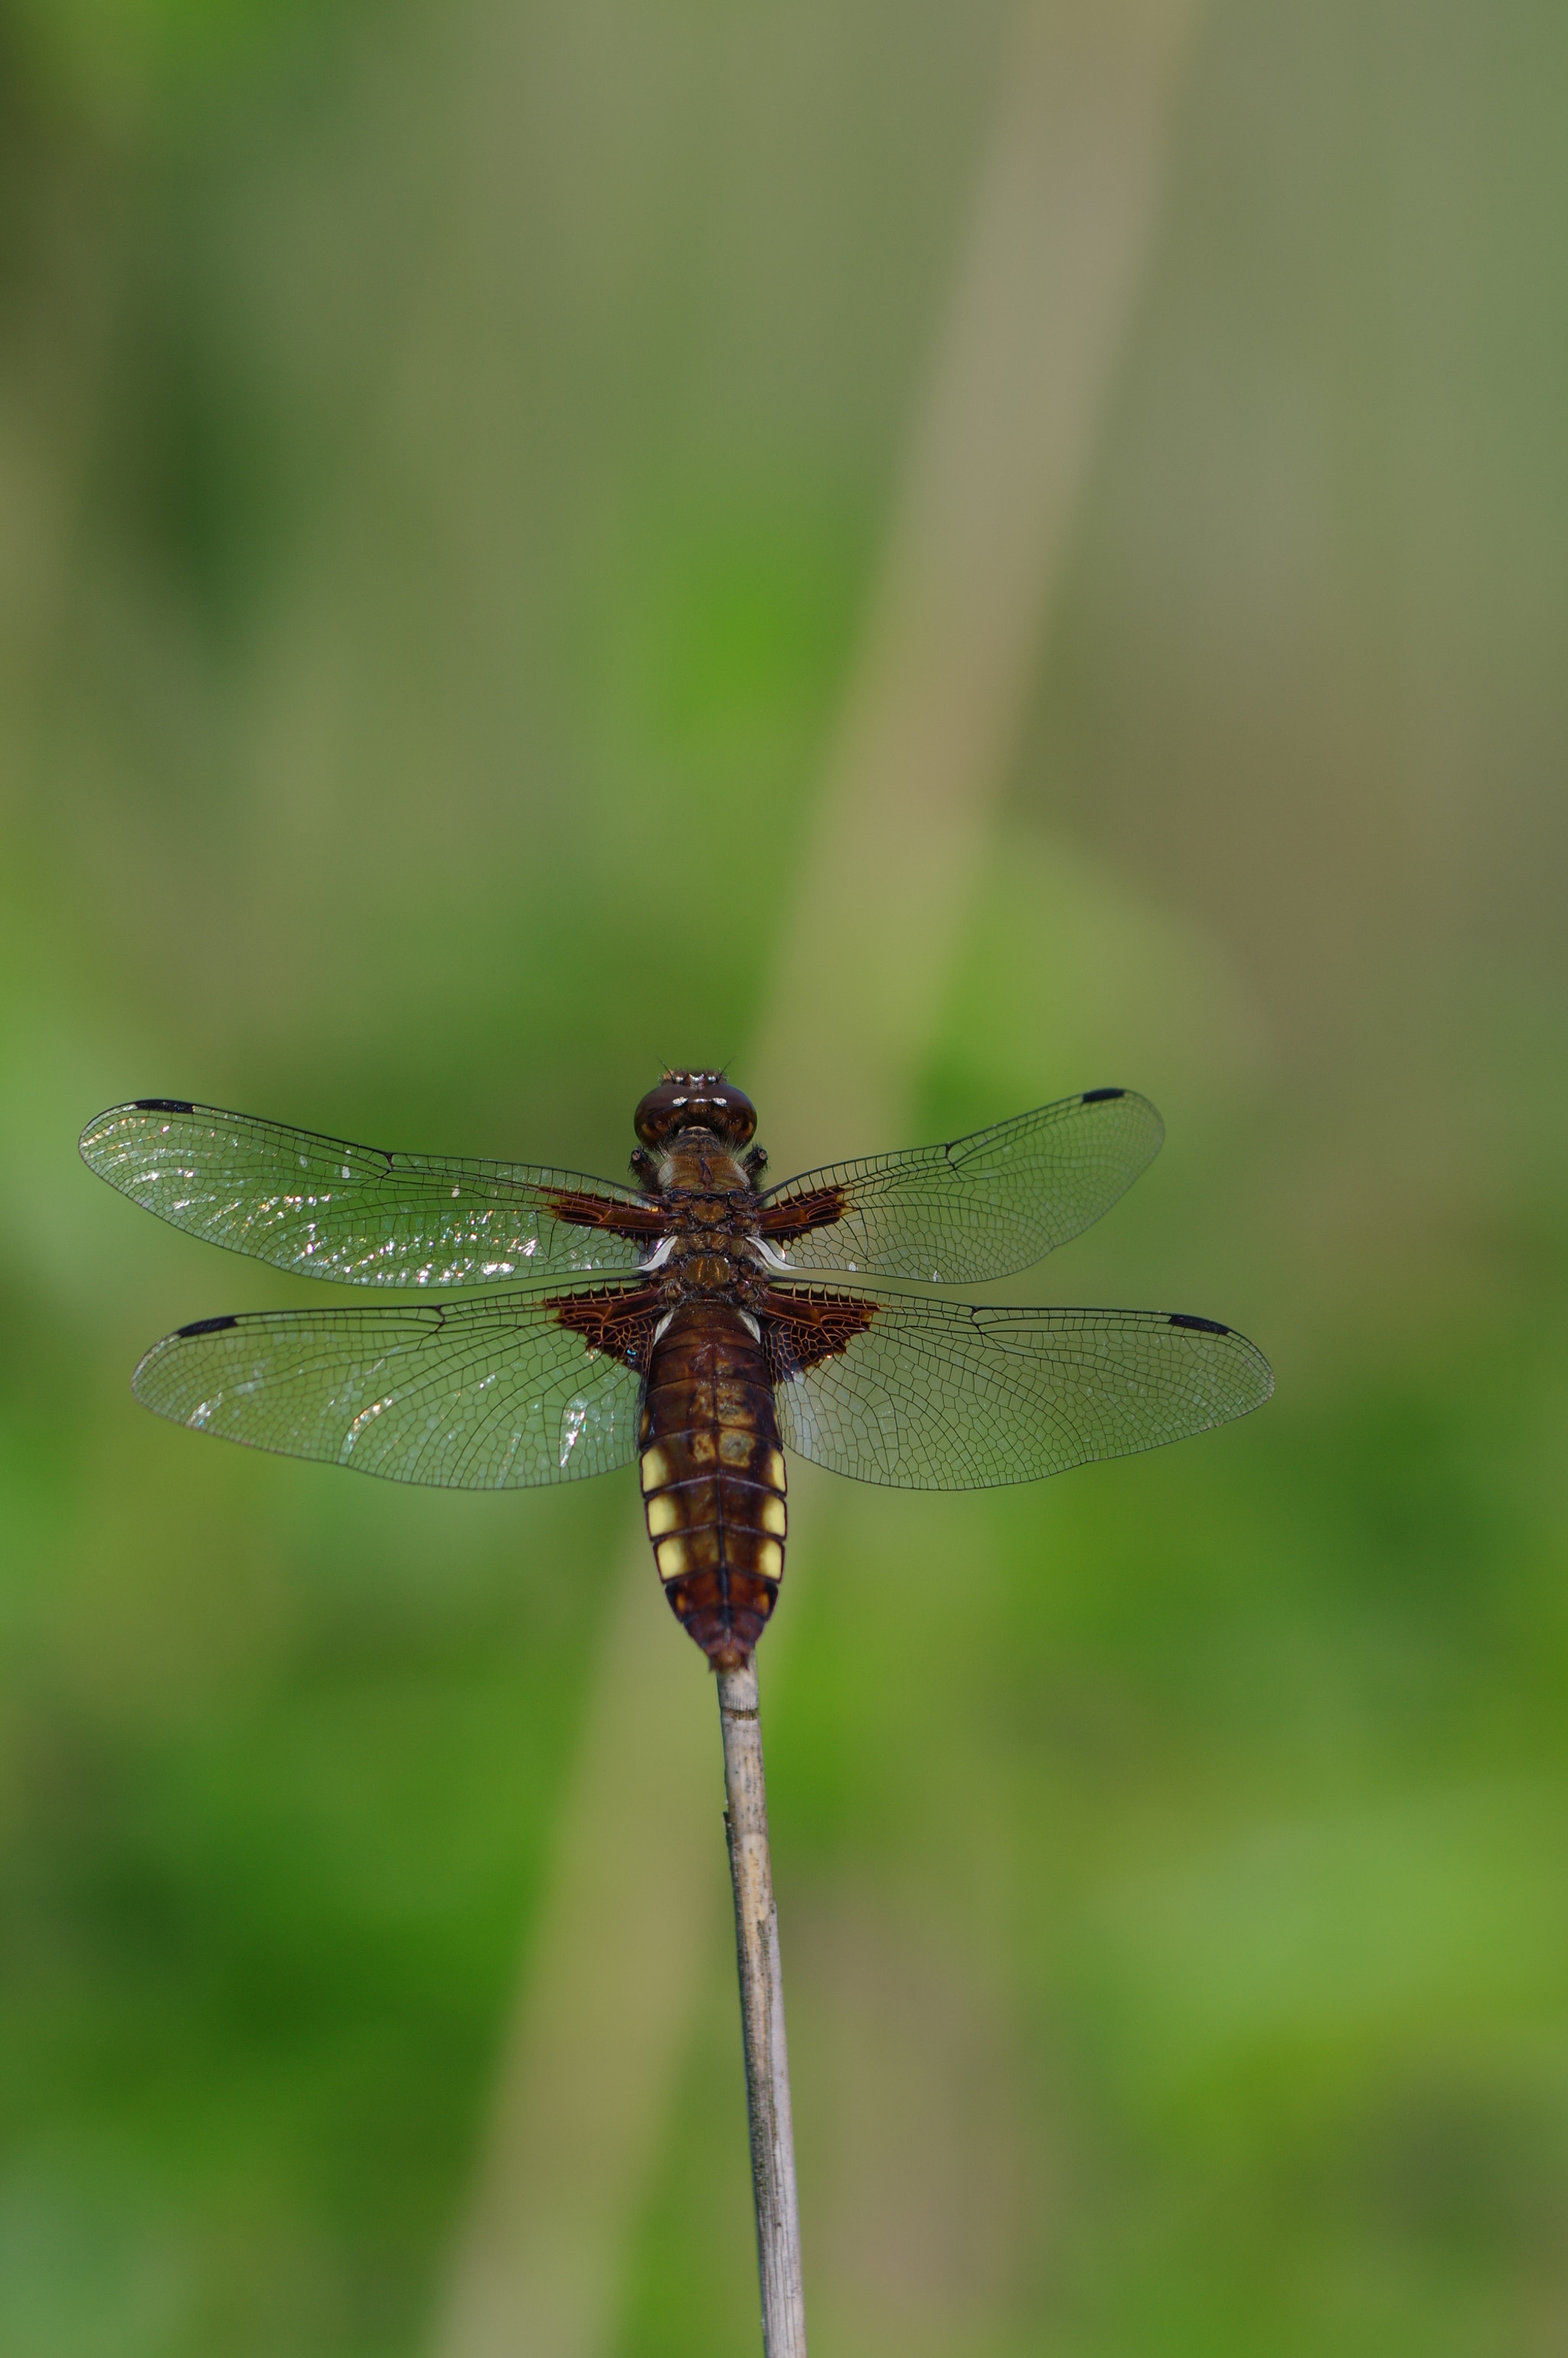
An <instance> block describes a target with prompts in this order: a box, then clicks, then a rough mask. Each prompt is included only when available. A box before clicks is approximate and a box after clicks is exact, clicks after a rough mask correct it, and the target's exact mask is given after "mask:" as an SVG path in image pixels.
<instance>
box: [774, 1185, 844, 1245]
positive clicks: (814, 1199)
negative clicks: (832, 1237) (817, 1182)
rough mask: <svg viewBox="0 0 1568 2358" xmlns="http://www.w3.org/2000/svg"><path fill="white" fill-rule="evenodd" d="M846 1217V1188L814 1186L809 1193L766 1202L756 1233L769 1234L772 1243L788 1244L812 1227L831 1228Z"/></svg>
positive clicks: (805, 1233) (808, 1231) (806, 1233)
mask: <svg viewBox="0 0 1568 2358" xmlns="http://www.w3.org/2000/svg"><path fill="white" fill-rule="evenodd" d="M843 1217H844V1190H843V1188H842V1187H814V1188H812V1190H811V1192H810V1193H809V1195H784V1196H782V1197H781V1198H780V1199H779V1201H778V1202H777V1203H773V1204H764V1205H763V1206H762V1210H761V1212H760V1213H759V1214H758V1216H757V1234H758V1235H759V1236H762V1237H766V1238H767V1239H768V1242H769V1243H770V1244H774V1245H776V1244H779V1243H784V1244H787V1243H788V1242H789V1240H790V1238H792V1237H804V1236H807V1235H809V1233H810V1231H811V1230H812V1229H813V1228H831V1227H832V1225H833V1223H834V1221H835V1220H841V1219H842V1218H843Z"/></svg>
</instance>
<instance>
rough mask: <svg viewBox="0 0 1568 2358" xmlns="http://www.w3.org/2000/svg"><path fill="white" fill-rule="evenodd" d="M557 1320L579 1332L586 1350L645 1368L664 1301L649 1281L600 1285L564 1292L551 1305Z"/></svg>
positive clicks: (576, 1332)
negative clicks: (661, 1300)
mask: <svg viewBox="0 0 1568 2358" xmlns="http://www.w3.org/2000/svg"><path fill="white" fill-rule="evenodd" d="M551 1306H552V1307H553V1308H554V1310H555V1314H556V1323H557V1325H560V1326H569V1327H570V1328H571V1330H572V1332H573V1333H574V1334H576V1335H580V1336H582V1339H583V1343H584V1346H585V1347H586V1348H587V1349H589V1351H602V1352H603V1353H604V1354H605V1355H606V1357H609V1358H611V1359H621V1360H623V1361H624V1362H625V1364H626V1366H627V1367H629V1368H646V1367H647V1364H648V1354H649V1351H650V1350H651V1348H652V1347H653V1341H654V1327H655V1326H656V1325H658V1323H659V1315H660V1312H661V1310H662V1309H663V1303H661V1302H660V1299H659V1296H658V1293H656V1291H655V1290H654V1287H653V1286H651V1285H638V1286H624V1285H599V1286H594V1287H592V1288H591V1289H589V1290H585V1291H584V1292H583V1293H563V1294H562V1295H561V1297H560V1299H559V1301H558V1302H557V1303H554V1304H552V1305H551Z"/></svg>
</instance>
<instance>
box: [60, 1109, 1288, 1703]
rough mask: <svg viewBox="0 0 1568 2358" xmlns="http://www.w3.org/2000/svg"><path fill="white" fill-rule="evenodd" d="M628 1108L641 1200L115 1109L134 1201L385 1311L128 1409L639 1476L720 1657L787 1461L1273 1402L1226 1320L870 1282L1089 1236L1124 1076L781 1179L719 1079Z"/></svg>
mask: <svg viewBox="0 0 1568 2358" xmlns="http://www.w3.org/2000/svg"><path fill="white" fill-rule="evenodd" d="M634 1127H635V1130H636V1134H637V1139H638V1144H637V1147H636V1149H635V1151H634V1152H633V1156H632V1161H631V1174H632V1184H629V1185H624V1186H622V1185H616V1184H611V1183H610V1182H608V1181H604V1180H600V1179H595V1178H590V1177H587V1176H585V1175H583V1174H580V1173H577V1172H570V1171H559V1170H553V1169H550V1168H547V1167H544V1166H536V1165H533V1164H527V1163H497V1162H481V1161H472V1160H466V1159H461V1158H458V1157H453V1156H449V1155H434V1154H406V1153H387V1152H384V1151H383V1150H381V1149H379V1148H376V1147H370V1146H357V1145H352V1144H350V1143H348V1142H346V1141H343V1140H341V1139H334V1138H324V1137H319V1136H318V1135H316V1134H315V1133H314V1132H313V1131H310V1130H295V1129H291V1128H289V1127H288V1126H287V1124H285V1123H282V1122H275V1121H264V1120H256V1119H254V1118H253V1117H252V1116H250V1115H247V1114H237V1113H226V1112H223V1111H222V1110H221V1109H218V1108H217V1107H213V1106H206V1105H199V1104H195V1103H193V1102H191V1101H189V1100H188V1099H185V1098H136V1099H135V1101H134V1102H133V1103H131V1104H129V1105H122V1106H114V1107H112V1108H111V1109H109V1110H108V1111H107V1112H105V1113H102V1114H100V1115H99V1116H98V1117H97V1119H96V1120H93V1121H91V1122H89V1124H88V1126H87V1128H86V1130H84V1131H83V1132H82V1135H81V1153H82V1156H83V1159H84V1160H85V1162H86V1163H87V1164H88V1167H89V1168H90V1169H91V1170H92V1171H94V1172H96V1173H97V1174H98V1176H99V1177H100V1178H102V1179H105V1180H107V1181H108V1183H109V1184H110V1185H111V1186H113V1187H116V1188H118V1189H119V1190H120V1192H121V1193H122V1194H123V1195H128V1196H129V1197H130V1198H131V1199H132V1201H133V1202H134V1203H137V1204H140V1205H141V1206H144V1208H145V1209H146V1210H147V1211H150V1212H155V1213H157V1215H158V1216H159V1217H161V1218H163V1219H165V1220H168V1221H169V1222H171V1223H172V1225H173V1226H174V1227H176V1228H183V1229H185V1230H187V1231H188V1232H189V1234H190V1235H192V1236H197V1237H201V1238H205V1239H206V1240H207V1241H208V1242H209V1243H211V1244H217V1245H222V1246H225V1247H227V1248H228V1249H230V1250H231V1251H233V1252H240V1253H246V1254H249V1255H250V1256H251V1257H252V1258H253V1259H254V1260H263V1261H266V1262H269V1263H270V1264H271V1265H272V1266H273V1267H275V1268H277V1269H283V1270H287V1271H291V1272H292V1273H294V1274H296V1275H297V1276H302V1277H315V1278H327V1279H331V1280H334V1281H337V1282H348V1283H350V1284H352V1285H361V1286H365V1287H369V1288H374V1289H378V1290H380V1291H381V1292H382V1293H392V1294H396V1295H398V1296H399V1297H400V1298H399V1299H397V1300H395V1301H388V1302H380V1303H374V1304H373V1305H367V1306H365V1307H357V1306H356V1307H338V1306H333V1307H331V1308H328V1309H287V1310H263V1311H255V1312H249V1313H245V1314H239V1315H234V1316H228V1317H221V1318H200V1319H198V1320H196V1321H195V1323H194V1324H193V1325H188V1326H181V1327H179V1328H178V1329H177V1331H176V1332H175V1333H174V1334H172V1335H168V1336H165V1337H164V1339H163V1340H162V1341H161V1342H158V1343H155V1344H154V1345H153V1347H152V1348H151V1349H150V1350H149V1351H148V1352H147V1353H146V1356H145V1357H143V1359H142V1360H141V1362H140V1364H139V1365H138V1367H137V1368H136V1370H135V1375H134V1377H133V1379H132V1388H133V1390H134V1391H135V1395H136V1398H137V1399H138V1400H140V1401H142V1402H143V1403H144V1404H145V1405H146V1407H147V1408H149V1409H152V1410H153V1411H155V1412H157V1414H158V1415H159V1416H164V1417H168V1418H170V1419H171V1420H172V1421H173V1422H176V1423H178V1424H182V1425H185V1426H188V1427H189V1429H190V1430H191V1431H192V1432H196V1433H215V1434H219V1435H221V1436H222V1438H224V1439H225V1440H229V1441H236V1442H241V1443H244V1444H248V1445H249V1446H250V1447H252V1448H256V1449H265V1450H274V1451H276V1452H279V1453H281V1454H282V1455H285V1456H290V1457H302V1458H317V1459H321V1460H325V1461H326V1462H328V1463H330V1464H332V1465H337V1466H351V1467H353V1468H355V1469H357V1470H358V1471H359V1472H361V1473H363V1474H377V1475H383V1476H389V1477H391V1478H392V1479H393V1480H395V1481H401V1482H419V1483H431V1484H435V1485H438V1486H440V1487H446V1488H453V1489H476V1490H503V1489H511V1488H516V1487H524V1486H526V1485H530V1484H536V1483H548V1482H565V1481H574V1480H578V1479H580V1478H581V1477H583V1476H588V1475H595V1474H607V1473H610V1472H612V1471H613V1470H615V1469H616V1468H618V1467H626V1466H633V1465H635V1466H638V1467H639V1468H640V1473H641V1479H642V1488H643V1512H644V1517H645V1520H646V1524H647V1531H648V1537H649V1539H650V1541H652V1543H653V1550H654V1563H655V1564H656V1566H657V1570H658V1574H659V1578H660V1581H661V1583H662V1585H663V1588H664V1593H665V1596H666V1597H667V1599H668V1600H669V1603H670V1606H671V1607H672V1609H673V1611H674V1612H675V1614H676V1618H677V1619H678V1620H679V1622H680V1623H681V1625H682V1627H683V1628H685V1629H686V1630H687V1633H688V1635H689V1636H690V1637H691V1638H692V1639H694V1640H695V1641H696V1643H697V1645H698V1646H699V1647H700V1648H701V1649H702V1650H703V1652H704V1653H705V1654H706V1655H707V1656H708V1660H709V1661H710V1662H711V1663H712V1664H713V1665H714V1667H715V1668H716V1669H719V1670H733V1669H738V1668H740V1667H741V1666H742V1665H743V1664H744V1663H745V1662H746V1661H747V1660H749V1659H750V1657H751V1654H752V1650H753V1649H754V1647H755V1646H756V1643H757V1640H758V1639H759V1638H760V1637H761V1635H762V1630H763V1628H765V1627H766V1625H767V1622H768V1620H769V1618H770V1617H771V1615H772V1613H773V1607H774V1606H775V1605H776V1603H777V1601H778V1594H779V1583H780V1581H781V1580H782V1579H783V1577H784V1545H785V1540H786V1536H787V1531H788V1509H787V1503H786V1500H787V1482H786V1474H785V1458H784V1452H785V1451H786V1450H791V1451H794V1452H795V1454H796V1455H798V1456H801V1457H805V1458H808V1459H810V1460H811V1461H812V1463H813V1464H815V1465H817V1466H827V1467H829V1468H830V1469H831V1470H832V1471H833V1472H835V1473H837V1474H844V1475H849V1476H853V1477H855V1478H856V1479H858V1480H860V1481H863V1482H879V1483H884V1484H889V1485H892V1486H894V1487H900V1488H908V1489H921V1490H965V1489H984V1488H988V1487H992V1486H995V1485H998V1484H1002V1483H1011V1482H1030V1481H1035V1480H1038V1479H1040V1478H1041V1477H1043V1476H1047V1475H1053V1474H1060V1473H1063V1472H1065V1470H1066V1469H1067V1468H1068V1467H1071V1466H1081V1465H1084V1464H1086V1463H1088V1462H1090V1461H1093V1460H1097V1459H1102V1458H1110V1457H1118V1456H1122V1455H1127V1454H1129V1453H1130V1452H1132V1451H1135V1450H1142V1449H1152V1448H1155V1447H1158V1446H1159V1445H1160V1444H1163V1443H1165V1442H1171V1441H1177V1440H1181V1439H1183V1438H1184V1437H1186V1436H1187V1435H1189V1434H1192V1433H1203V1432H1206V1431H1207V1430H1208V1429H1210V1428H1211V1427H1213V1426H1216V1425H1219V1424H1223V1423H1226V1422H1228V1421H1229V1420H1230V1419H1231V1418H1233V1417H1238V1416H1244V1415H1246V1414H1247V1413H1248V1412H1249V1411H1250V1410H1252V1409H1255V1408H1259V1407H1260V1406H1261V1405H1262V1403H1263V1402H1264V1401H1266V1400H1267V1399H1268V1398H1269V1396H1270V1394H1271V1391H1272V1390H1273V1377H1272V1374H1271V1370H1270V1368H1269V1363H1268V1361H1267V1360H1266V1359H1265V1358H1264V1357H1263V1355H1262V1353H1261V1352H1260V1350H1259V1349H1258V1348H1257V1347H1256V1345H1255V1344H1252V1343H1250V1342H1249V1341H1248V1339H1247V1337H1246V1336H1243V1335H1239V1334H1238V1333H1237V1332H1236V1331H1235V1329H1234V1328H1232V1327H1229V1326H1224V1325H1220V1324H1219V1323H1218V1321H1217V1320H1216V1319H1212V1318H1203V1317H1198V1316H1195V1315H1194V1314H1191V1313H1188V1312H1184V1311H1152V1310H1075V1309H1063V1308H1054V1307H1030V1308H1022V1309H1008V1308H1002V1307H997V1306H994V1305H992V1304H990V1303H966V1302H955V1301H953V1300H951V1299H946V1300H945V1299H942V1298H940V1297H936V1296H932V1295H930V1294H925V1293H920V1294H911V1293H897V1292H892V1291H889V1290H887V1289H886V1288H885V1287H884V1286H883V1285H882V1284H881V1281H882V1280H885V1279H889V1278H892V1279H895V1280H896V1279H903V1280H904V1281H906V1282H916V1283H919V1284H921V1285H929V1286H935V1287H954V1286H975V1285H979V1284H981V1283H984V1282H989V1281H990V1280H992V1279H996V1278H1001V1277H1007V1276H1011V1275H1012V1274H1014V1273H1016V1272H1017V1271H1021V1270H1023V1269H1027V1268H1029V1267H1031V1266H1033V1264H1034V1263H1035V1262H1036V1261H1038V1260H1042V1259H1043V1258H1044V1255H1046V1254H1047V1253H1049V1252H1052V1251H1054V1249H1055V1248H1056V1247H1057V1246H1059V1245H1063V1244H1065V1243H1066V1242H1067V1241H1068V1240H1069V1239H1070V1238H1073V1237H1076V1236H1077V1235H1079V1234H1080V1233H1081V1232H1082V1231H1083V1230H1084V1229H1085V1228H1088V1227H1089V1226H1090V1225H1091V1223H1092V1222H1094V1221H1096V1220H1098V1218H1099V1217H1100V1216H1101V1215H1102V1213H1104V1212H1107V1211H1108V1210H1109V1208H1110V1206H1112V1205H1113V1204H1114V1203H1116V1201H1117V1200H1118V1198H1119V1196H1120V1195H1123V1194H1124V1193H1125V1191H1126V1190H1127V1189H1128V1188H1129V1187H1130V1185H1131V1184H1132V1182H1133V1181H1134V1180H1135V1179H1136V1178H1137V1177H1138V1175H1139V1174H1140V1173H1141V1172H1142V1171H1143V1170H1144V1169H1146V1168H1147V1166H1148V1164H1149V1163H1151V1162H1152V1160H1153V1157H1154V1155H1155V1154H1156V1153H1157V1152H1158V1151H1159V1148H1160V1145H1161V1143H1162V1139H1163V1136H1164V1127H1163V1124H1162V1121H1161V1119H1160V1116H1159V1115H1158V1113H1157V1112H1156V1111H1155V1109H1154V1108H1153V1107H1152V1105H1151V1104H1150V1102H1149V1100H1148V1099H1147V1098H1143V1097H1140V1096H1139V1095H1138V1094H1137V1093H1136V1092H1135V1091H1132V1090H1129V1089H1119V1088H1099V1089H1087V1090H1085V1091H1083V1092H1082V1093H1080V1094H1079V1095H1078V1096H1076V1097H1070V1098H1062V1099H1060V1100H1058V1101H1057V1102H1056V1103H1054V1104H1052V1105H1046V1106H1041V1107H1039V1108H1037V1109H1035V1110H1034V1111H1033V1112H1032V1113H1024V1114H1020V1115H1018V1116H1016V1117H1015V1118H1014V1119H1012V1120H1007V1121H999V1122H996V1123H993V1124H992V1125H991V1126H990V1127H989V1129H986V1130H976V1131H974V1132H972V1133H971V1134H970V1135H969V1136H968V1137H965V1138H959V1139H955V1140H951V1141H948V1142H946V1144H943V1145H938V1146H925V1147H916V1148H914V1149H911V1150H908V1151H905V1152H901V1153H894V1154H881V1155H874V1156H871V1157H870V1158H868V1159H865V1160H861V1161H859V1162H850V1163H833V1164H830V1165H828V1166H826V1167H825V1168H823V1169H821V1170H817V1171H809V1172H806V1173H805V1174H803V1175H801V1176H800V1177H798V1178H795V1179H790V1180H787V1181H785V1182H784V1184H782V1185H777V1186H769V1185H766V1184H763V1183H764V1174H766V1170H767V1157H766V1155H765V1154H764V1152H762V1148H761V1147H759V1146H757V1145H755V1144H754V1143H753V1142H752V1141H753V1140H754V1138H755V1135H756V1130H757V1111H756V1108H755V1107H754V1105H753V1104H752V1100H751V1099H750V1098H748V1097H747V1096H746V1095H745V1093H744V1092H743V1091H742V1090H741V1089H740V1088H739V1087H736V1085H735V1084H734V1083H733V1082H732V1081H731V1080H730V1079H729V1078H728V1077H727V1076H726V1075H725V1074H724V1073H722V1072H717V1071H709V1070H696V1069H693V1070H680V1071H667V1072H665V1075H664V1076H663V1078H662V1079H661V1080H660V1081H659V1083H658V1084H657V1086H656V1087H654V1088H652V1089H650V1090H649V1091H648V1092H647V1094H646V1095H645V1096H644V1097H643V1099H642V1101H641V1102H640V1104H639V1105H638V1107H637V1109H636V1113H635V1116H634ZM845 1280H850V1281H852V1282H851V1283H848V1284H847V1283H846V1282H844V1281H845ZM435 1295H439V1296H441V1297H442V1298H441V1299H439V1300H434V1299H430V1298H428V1297H431V1296H435ZM448 1296H453V1297H456V1298H453V1299H448V1298H446V1297H448Z"/></svg>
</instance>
